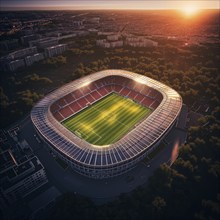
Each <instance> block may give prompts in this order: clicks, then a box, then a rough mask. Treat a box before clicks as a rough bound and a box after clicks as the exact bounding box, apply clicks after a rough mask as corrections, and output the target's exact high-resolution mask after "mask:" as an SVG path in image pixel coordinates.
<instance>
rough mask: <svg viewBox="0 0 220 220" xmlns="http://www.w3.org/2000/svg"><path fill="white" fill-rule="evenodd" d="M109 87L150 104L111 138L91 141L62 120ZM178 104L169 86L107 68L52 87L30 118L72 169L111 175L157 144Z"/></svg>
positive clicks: (179, 100)
mask: <svg viewBox="0 0 220 220" xmlns="http://www.w3.org/2000/svg"><path fill="white" fill-rule="evenodd" d="M112 92H116V93H118V94H120V95H122V96H125V97H126V96H127V97H129V98H130V99H132V100H134V101H135V102H138V103H139V104H141V105H143V106H147V107H149V108H151V109H152V110H153V112H152V113H151V115H150V116H149V117H147V118H146V119H144V120H143V121H141V122H140V123H138V125H136V126H135V128H134V129H133V130H131V131H130V132H129V133H128V134H126V135H125V136H124V137H122V138H121V139H120V140H119V141H117V142H115V143H114V144H111V145H108V146H103V147H100V146H95V145H92V144H89V143H88V142H86V141H85V140H83V139H82V138H80V137H78V136H76V135H74V134H73V133H72V132H70V131H69V130H68V129H66V128H65V127H64V126H63V125H62V124H61V123H60V122H61V121H63V120H64V119H66V118H68V117H70V116H71V115H73V114H75V113H77V112H79V111H81V110H82V109H83V108H86V106H87V105H88V104H91V103H94V102H96V101H97V100H99V99H101V98H102V97H103V96H106V95H107V94H109V93H112ZM181 108H182V98H181V96H180V95H179V94H178V93H177V92H176V91H175V90H173V89H172V88H170V87H168V86H166V85H164V84H162V83H160V82H158V81H156V80H153V79H151V78H148V77H145V76H142V75H138V74H135V73H132V72H128V71H123V70H105V71H101V72H97V73H94V74H91V75H88V76H86V77H83V78H80V79H78V80H75V81H73V82H71V83H69V84H67V85H65V86H62V87H61V88H59V89H57V90H55V91H53V92H51V93H50V94H48V95H47V96H46V97H44V98H43V99H42V100H40V101H39V102H38V103H37V104H36V105H35V106H34V108H33V109H32V111H31V119H32V122H33V125H34V127H35V128H36V131H37V133H38V134H39V137H41V138H42V139H43V140H44V141H45V143H47V145H48V147H49V148H50V149H51V150H53V152H54V153H55V154H56V155H57V156H59V157H60V158H61V159H62V160H65V161H66V162H67V163H68V164H69V165H70V166H71V167H72V168H73V169H74V170H75V171H76V172H78V173H80V174H82V175H85V176H87V177H91V178H109V177H113V176H117V175H120V174H122V173H124V172H127V171H128V170H130V169H132V168H133V167H134V166H135V165H136V164H137V163H138V162H139V161H141V160H142V159H143V158H144V157H146V155H148V154H149V153H150V152H151V151H152V150H153V149H155V148H156V147H157V146H158V145H159V143H160V141H161V140H162V139H163V137H164V136H165V135H166V134H167V133H168V132H169V131H170V129H171V128H172V126H173V125H174V124H175V122H176V120H177V119H178V116H179V113H180V110H181Z"/></svg>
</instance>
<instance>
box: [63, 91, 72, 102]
mask: <svg viewBox="0 0 220 220" xmlns="http://www.w3.org/2000/svg"><path fill="white" fill-rule="evenodd" d="M64 98H65V100H66V103H68V104H69V103H71V102H73V101H74V98H73V96H72V94H71V93H70V94H68V95H66V96H65V97H64Z"/></svg>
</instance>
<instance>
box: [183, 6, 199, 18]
mask: <svg viewBox="0 0 220 220" xmlns="http://www.w3.org/2000/svg"><path fill="white" fill-rule="evenodd" d="M181 11H182V12H183V14H184V15H185V16H186V17H192V16H194V15H196V14H197V13H198V11H199V9H198V8H197V7H196V6H194V5H187V6H185V7H183V8H182V9H181Z"/></svg>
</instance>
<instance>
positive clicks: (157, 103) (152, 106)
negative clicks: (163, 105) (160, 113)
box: [150, 100, 160, 109]
mask: <svg viewBox="0 0 220 220" xmlns="http://www.w3.org/2000/svg"><path fill="white" fill-rule="evenodd" d="M159 104H160V103H159V102H158V101H157V100H155V101H154V102H153V103H152V104H151V105H150V107H151V108H153V109H156V108H157V106H158V105H159Z"/></svg>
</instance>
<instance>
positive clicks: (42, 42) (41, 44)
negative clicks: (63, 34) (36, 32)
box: [29, 37, 58, 49]
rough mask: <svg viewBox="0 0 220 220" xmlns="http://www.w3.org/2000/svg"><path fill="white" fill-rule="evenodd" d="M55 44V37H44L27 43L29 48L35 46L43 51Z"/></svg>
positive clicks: (56, 42) (56, 40)
mask: <svg viewBox="0 0 220 220" xmlns="http://www.w3.org/2000/svg"><path fill="white" fill-rule="evenodd" d="M57 44H58V39H57V38H56V37H46V38H41V39H38V40H33V41H30V42H29V46H30V47H32V46H36V47H38V48H40V49H44V48H46V47H50V46H54V45H57Z"/></svg>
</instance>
